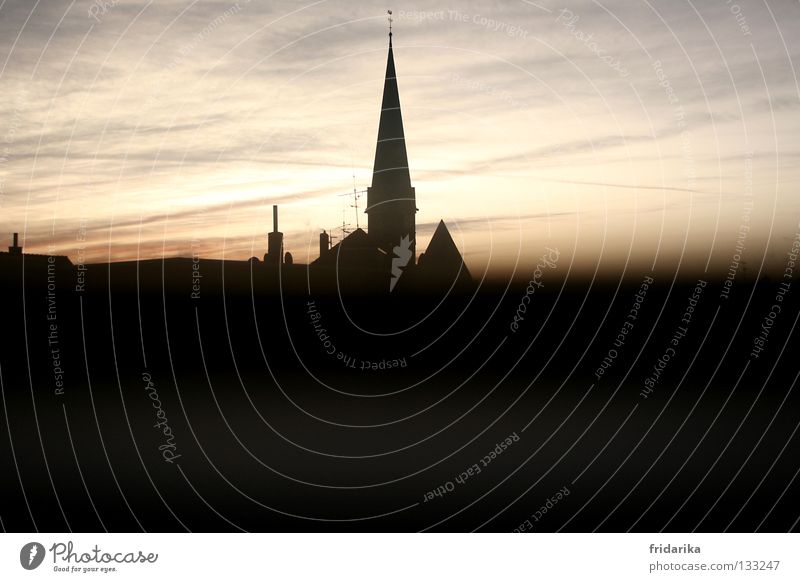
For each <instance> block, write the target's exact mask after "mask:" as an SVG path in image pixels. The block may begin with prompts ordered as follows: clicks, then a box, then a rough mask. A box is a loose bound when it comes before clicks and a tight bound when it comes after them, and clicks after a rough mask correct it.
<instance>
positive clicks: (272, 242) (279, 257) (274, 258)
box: [266, 204, 283, 265]
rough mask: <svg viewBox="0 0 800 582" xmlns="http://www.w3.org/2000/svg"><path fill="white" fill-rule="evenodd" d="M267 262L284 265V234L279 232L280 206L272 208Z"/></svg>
mask: <svg viewBox="0 0 800 582" xmlns="http://www.w3.org/2000/svg"><path fill="white" fill-rule="evenodd" d="M266 259H267V262H269V263H270V264H272V265H279V264H281V263H283V233H282V232H279V231H278V205H277V204H276V205H273V206H272V232H270V233H267V257H266Z"/></svg>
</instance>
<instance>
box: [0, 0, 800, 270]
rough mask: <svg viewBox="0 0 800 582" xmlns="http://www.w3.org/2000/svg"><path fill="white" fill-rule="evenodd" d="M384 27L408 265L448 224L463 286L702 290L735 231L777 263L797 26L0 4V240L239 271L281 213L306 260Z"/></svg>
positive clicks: (357, 158)
mask: <svg viewBox="0 0 800 582" xmlns="http://www.w3.org/2000/svg"><path fill="white" fill-rule="evenodd" d="M387 8H391V9H392V10H393V12H394V25H393V26H394V50H395V62H396V65H397V73H398V83H399V89H400V99H401V103H402V109H403V117H404V124H405V133H406V141H407V147H408V155H409V163H410V170H411V179H412V184H413V185H414V186H415V187H416V193H417V206H418V207H419V213H418V214H417V234H418V242H417V248H418V249H419V250H424V248H425V246H426V245H427V241H428V240H429V239H430V236H431V235H432V233H433V229H434V228H435V226H436V224H437V222H438V221H439V219H440V218H444V219H445V221H446V222H447V224H448V226H449V227H450V229H451V232H452V234H453V237H454V239H455V240H456V243H457V244H458V245H459V246H460V247H461V249H462V251H463V252H464V254H465V258H466V261H467V264H468V266H469V267H470V269H471V270H472V271H473V273H477V274H480V273H481V272H483V271H484V269H486V268H487V267H488V268H489V270H490V271H497V272H500V271H507V270H509V269H511V268H514V267H515V265H516V269H517V270H518V271H519V272H521V273H523V274H524V273H527V272H529V271H530V270H531V269H532V267H533V265H535V262H536V260H537V259H538V257H540V256H541V255H542V254H543V253H544V252H545V251H544V249H545V247H546V246H549V247H553V248H558V249H559V250H560V251H561V253H562V256H563V259H562V260H563V261H564V268H565V269H566V268H567V266H568V265H569V264H571V265H572V268H573V269H577V270H584V271H587V270H588V272H592V271H593V270H594V269H595V268H596V267H598V265H599V266H600V268H601V269H606V268H607V269H616V268H619V269H621V268H622V267H624V266H625V265H626V264H627V265H628V268H630V269H639V270H647V269H650V268H653V267H655V268H656V269H670V270H672V269H674V267H675V266H676V265H678V262H679V261H680V264H681V269H686V270H687V271H703V270H705V269H706V268H708V269H710V270H712V271H714V272H715V273H720V272H724V271H726V270H727V268H728V265H729V264H730V262H731V257H732V256H733V254H734V252H735V250H736V237H737V235H739V234H740V232H744V231H743V230H741V229H742V225H744V226H745V227H747V226H749V227H750V230H749V231H747V232H745V234H744V235H743V237H744V238H742V239H741V241H743V245H744V255H745V259H746V261H747V264H748V269H749V270H750V271H751V272H752V273H755V272H757V271H758V269H759V267H760V264H761V262H762V259H765V260H766V261H767V263H769V264H772V265H778V266H779V265H781V264H782V262H783V261H784V256H785V254H786V252H787V251H788V250H789V248H790V247H791V241H792V238H793V237H794V236H795V233H797V232H798V231H800V226H798V222H799V221H800V192H799V191H798V189H799V188H800V181H799V180H798V179H799V178H800V86H799V85H798V74H799V73H800V71H799V70H798V69H799V68H800V64H798V63H800V61H798V55H800V3H799V2H797V1H796V0H779V1H773V0H767V1H755V0H753V1H749V0H740V1H739V2H738V3H735V2H726V1H725V0H719V1H714V2H698V1H696V0H695V1H688V0H660V1H652V0H642V1H640V2H639V1H626V2H620V1H619V0H607V1H606V0H604V1H602V2H584V1H580V2H573V1H566V2H563V3H559V2H555V1H553V0H541V1H537V2H533V1H531V2H528V1H524V0H520V1H508V2H502V3H500V2H488V1H486V2H470V1H467V2H457V3H456V2H451V3H437V2H435V1H434V2H431V1H428V2H406V3H404V4H403V5H400V4H395V5H391V6H387V5H386V3H385V2H381V3H377V2H359V3H354V2H345V1H338V2H337V1H319V2H314V3H305V2H289V1H269V2H265V1H257V0H253V1H251V2H247V1H246V0H240V1H239V2H238V3H236V2H229V1H196V2H189V1H185V0H181V1H178V0H158V1H157V2H140V1H134V0H96V1H93V2H90V1H85V0H76V1H73V2H70V1H67V0H64V1H62V0H46V1H45V0H39V1H34V0H0V62H2V67H1V68H0V87H2V100H0V235H2V236H3V237H4V238H8V239H10V236H11V233H12V232H14V231H19V232H20V233H23V234H22V237H23V241H24V244H25V246H26V250H27V251H29V252H40V253H46V252H48V247H50V246H51V245H53V246H54V247H55V250H56V252H57V253H58V254H67V255H69V256H70V257H71V258H72V259H73V262H75V261H77V260H79V257H84V259H85V260H87V261H93V262H94V261H107V260H112V261H118V260H126V259H131V258H136V257H139V258H157V257H162V256H189V255H191V254H192V253H193V252H199V253H200V254H201V255H202V256H204V257H209V258H211V257H214V258H221V257H225V258H229V259H247V258H249V257H250V256H258V257H262V256H263V254H264V253H265V252H266V232H267V231H268V230H270V229H271V222H272V210H271V207H272V204H279V205H280V221H281V225H280V226H281V230H282V231H283V232H284V233H286V243H285V245H286V248H287V250H290V251H292V253H293V254H294V257H295V261H296V262H306V261H308V260H313V259H314V258H316V255H317V235H318V233H319V232H320V230H321V229H323V228H324V229H327V230H329V231H334V235H335V236H339V234H340V233H339V232H337V228H339V227H340V226H341V223H342V219H343V216H344V219H345V220H346V221H347V222H348V223H349V224H350V225H351V226H355V224H354V223H355V220H356V215H355V210H354V209H353V208H351V207H349V205H350V204H351V203H352V190H353V174H354V173H355V182H356V185H357V188H358V189H359V190H361V189H365V188H366V187H367V186H368V185H369V184H370V181H371V171H372V163H373V159H374V153H375V139H376V134H377V128H378V117H379V114H380V98H381V93H382V86H383V76H384V71H385V66H386V51H387V41H388V38H387V32H388V30H387V26H388V23H387V19H386V17H387V14H386V10H387ZM348 193H350V194H351V196H349V197H348V196H343V195H346V194H348ZM365 202H366V196H364V197H362V199H361V201H360V204H361V210H362V214H361V215H360V216H359V219H358V220H359V224H360V226H362V227H363V226H366V222H367V221H366V215H364V214H363V207H364V205H365ZM84 232H85V236H83V233H84ZM82 238H85V241H83V240H80V239H82ZM767 241H769V243H768V245H767ZM5 244H6V243H5V242H4V243H3V245H4V246H5ZM765 249H766V250H765Z"/></svg>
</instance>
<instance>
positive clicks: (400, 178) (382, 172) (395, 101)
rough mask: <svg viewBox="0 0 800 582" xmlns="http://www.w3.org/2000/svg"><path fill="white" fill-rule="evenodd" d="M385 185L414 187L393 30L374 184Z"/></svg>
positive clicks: (382, 104) (373, 171)
mask: <svg viewBox="0 0 800 582" xmlns="http://www.w3.org/2000/svg"><path fill="white" fill-rule="evenodd" d="M382 185H386V186H391V187H397V186H403V187H405V188H409V187H411V176H410V175H409V172H408V154H407V153H406V138H405V132H404V131H403V114H402V112H401V110H400V92H399V91H398V89H397V73H396V71H395V67H394V50H393V49H392V33H391V32H390V33H389V56H388V58H387V61H386V78H385V80H384V82H383V101H382V103H381V120H380V123H379V125H378V144H377V147H376V148H375V165H374V166H373V170H372V187H373V188H375V187H378V186H382Z"/></svg>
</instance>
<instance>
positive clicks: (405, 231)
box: [366, 11, 417, 252]
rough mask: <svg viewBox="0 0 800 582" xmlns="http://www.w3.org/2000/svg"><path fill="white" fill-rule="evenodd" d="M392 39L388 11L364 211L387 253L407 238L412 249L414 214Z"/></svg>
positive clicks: (413, 198)
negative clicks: (383, 73) (377, 118)
mask: <svg viewBox="0 0 800 582" xmlns="http://www.w3.org/2000/svg"><path fill="white" fill-rule="evenodd" d="M392 36H393V35H392V13H391V11H389V54H388V57H387V59H386V76H385V78H384V82H383V100H382V103H381V116H380V122H379V124H378V140H377V144H376V147H375V165H374V166H373V170H372V186H371V187H370V188H368V189H367V210H366V212H367V214H368V215H369V233H370V236H371V237H372V238H374V239H375V240H376V241H377V242H378V244H380V245H381V246H382V247H383V248H384V249H386V250H387V252H391V251H392V249H393V247H395V246H397V245H399V244H401V238H403V237H408V241H410V243H411V245H412V246H411V248H412V250H413V249H414V236H415V224H414V222H415V221H414V214H415V213H416V211H417V208H416V200H415V193H414V188H412V187H411V176H410V174H409V171H408V154H407V152H406V140H405V133H404V131H403V116H402V113H401V111H400V93H399V91H398V89H397V72H396V70H395V65H394V49H393V48H392ZM408 241H407V242H408Z"/></svg>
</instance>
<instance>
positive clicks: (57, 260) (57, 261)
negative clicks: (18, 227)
mask: <svg viewBox="0 0 800 582" xmlns="http://www.w3.org/2000/svg"><path fill="white" fill-rule="evenodd" d="M11 240H12V244H11V246H10V247H8V252H0V267H2V268H4V269H13V268H15V267H21V268H24V269H25V270H26V271H28V272H33V271H40V270H44V271H46V270H47V268H48V265H49V266H50V269H51V270H52V269H53V268H56V269H59V270H61V269H69V268H71V267H72V262H71V261H70V260H69V257H66V256H63V255H37V254H31V253H23V252H22V246H21V245H20V244H19V233H16V232H15V233H14V234H13V235H12V239H11Z"/></svg>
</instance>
